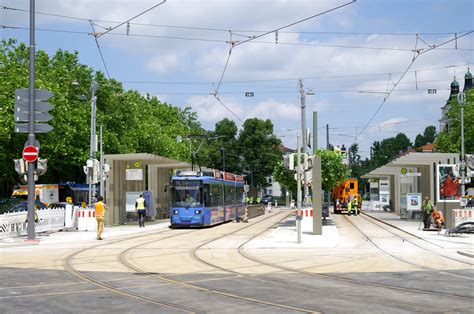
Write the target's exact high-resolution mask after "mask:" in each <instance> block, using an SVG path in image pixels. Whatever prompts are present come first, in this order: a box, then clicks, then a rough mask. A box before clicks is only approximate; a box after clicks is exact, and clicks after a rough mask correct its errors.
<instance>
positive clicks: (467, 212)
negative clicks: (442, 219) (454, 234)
mask: <svg viewBox="0 0 474 314" xmlns="http://www.w3.org/2000/svg"><path fill="white" fill-rule="evenodd" d="M452 219H453V220H452V221H453V227H456V226H459V225H460V224H462V223H465V222H474V209H453V214H452Z"/></svg>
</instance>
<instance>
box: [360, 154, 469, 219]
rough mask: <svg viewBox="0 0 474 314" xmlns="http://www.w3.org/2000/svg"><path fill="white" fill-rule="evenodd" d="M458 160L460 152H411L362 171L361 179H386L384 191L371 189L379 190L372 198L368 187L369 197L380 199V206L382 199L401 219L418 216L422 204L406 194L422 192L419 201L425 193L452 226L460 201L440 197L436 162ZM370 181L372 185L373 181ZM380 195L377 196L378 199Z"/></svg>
mask: <svg viewBox="0 0 474 314" xmlns="http://www.w3.org/2000/svg"><path fill="white" fill-rule="evenodd" d="M456 163H459V154H453V153H437V152H410V153H407V154H405V155H402V156H400V157H397V158H395V159H394V160H392V161H391V162H389V163H387V164H385V165H383V166H381V167H379V168H377V169H375V170H373V171H371V172H369V173H367V174H365V175H363V176H362V178H366V179H369V180H370V181H372V182H378V183H379V184H380V183H382V182H384V183H385V182H387V184H388V187H386V192H385V191H384V192H382V186H381V185H379V186H378V187H380V190H379V191H378V192H377V188H376V189H374V190H375V191H376V192H375V193H379V195H377V196H376V197H373V195H372V194H373V189H372V188H371V196H370V198H371V200H373V199H379V200H380V205H381V206H380V207H381V208H382V207H383V205H384V204H383V203H382V199H383V200H384V201H385V202H386V203H385V205H389V204H390V205H391V206H390V207H391V208H392V209H394V210H395V213H397V214H399V215H400V218H408V219H410V218H411V219H420V217H419V215H418V216H417V215H415V214H417V212H418V213H419V210H418V209H414V208H415V207H418V208H420V207H421V204H416V203H417V202H415V204H413V203H411V204H410V202H409V201H408V199H409V195H408V194H410V195H412V194H421V198H420V200H422V199H423V198H424V197H425V196H428V197H429V198H430V199H431V201H432V202H433V204H434V205H435V206H436V207H437V208H438V209H439V210H441V211H442V212H443V215H444V217H445V220H446V225H447V227H448V228H450V227H451V221H452V210H453V209H456V208H460V202H459V201H454V200H453V201H442V200H440V199H439V195H438V194H439V193H438V181H437V180H438V178H437V176H438V173H437V165H438V164H456ZM372 182H371V184H372ZM375 186H377V185H375ZM382 193H387V194H386V197H384V198H383V197H381V196H382ZM379 196H380V198H378V197H379Z"/></svg>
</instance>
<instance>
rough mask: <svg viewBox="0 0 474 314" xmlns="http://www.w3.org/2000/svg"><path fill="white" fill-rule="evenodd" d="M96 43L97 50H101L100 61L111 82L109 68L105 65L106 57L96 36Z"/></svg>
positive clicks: (92, 26) (92, 25)
mask: <svg viewBox="0 0 474 314" xmlns="http://www.w3.org/2000/svg"><path fill="white" fill-rule="evenodd" d="M89 22H90V24H91V28H92V32H93V33H95V29H94V24H92V21H89ZM94 41H95V44H96V46H97V49H98V50H99V55H100V59H101V60H102V64H103V65H104V69H105V73H107V77H108V79H109V80H110V73H109V69H108V68H107V64H106V63H105V59H104V55H103V54H102V49H100V45H99V41H98V40H97V37H96V36H94Z"/></svg>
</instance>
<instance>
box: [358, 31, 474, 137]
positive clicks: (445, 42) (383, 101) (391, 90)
mask: <svg viewBox="0 0 474 314" xmlns="http://www.w3.org/2000/svg"><path fill="white" fill-rule="evenodd" d="M472 32H473V31H469V32H466V33H464V34H462V35H461V36H456V37H455V38H454V39H450V40H447V41H444V42H442V43H441V44H438V45H433V47H431V48H429V49H426V50H424V49H418V50H416V51H415V54H414V56H413V58H412V60H411V62H410V64H408V66H407V68H406V69H405V71H404V72H403V73H402V75H401V76H400V77H399V79H398V81H397V82H396V83H395V84H394V85H393V86H392V88H391V89H390V90H389V91H388V93H387V94H386V95H385V97H384V98H383V100H382V102H381V103H380V105H379V106H378V107H377V109H376V110H375V112H374V114H373V115H372V116H371V117H370V119H369V121H368V122H367V124H366V125H365V126H364V127H363V128H362V130H361V131H360V132H358V133H357V134H356V136H355V140H354V141H355V142H357V139H358V138H359V137H360V135H361V134H362V133H364V131H365V130H366V129H367V127H368V125H369V124H370V123H371V122H372V120H373V119H374V118H375V116H376V115H377V114H378V113H379V111H380V110H381V109H382V107H383V106H384V105H385V103H386V101H387V99H388V98H389V97H390V95H392V93H393V91H394V90H395V89H396V88H397V86H398V84H399V83H400V81H401V80H402V79H403V77H404V76H405V75H406V74H407V72H408V71H409V70H410V68H411V67H412V65H413V64H414V63H415V61H416V60H417V58H418V57H419V56H420V55H421V54H424V53H426V52H428V51H431V50H433V49H436V48H437V47H440V46H443V45H446V44H447V43H450V42H452V41H454V40H457V39H458V38H460V37H464V36H467V35H469V34H471V33H472Z"/></svg>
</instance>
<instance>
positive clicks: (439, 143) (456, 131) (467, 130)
mask: <svg viewBox="0 0 474 314" xmlns="http://www.w3.org/2000/svg"><path fill="white" fill-rule="evenodd" d="M465 93H466V104H465V106H464V148H465V152H466V153H468V154H469V153H474V124H473V123H472V121H474V89H473V88H471V89H468V90H466V91H465ZM449 102H450V105H451V106H450V109H449V110H448V112H447V117H448V119H449V121H450V123H449V126H450V127H449V132H447V131H446V130H445V131H443V132H441V133H440V134H439V135H438V137H437V138H436V140H435V144H436V148H437V149H438V150H439V151H441V152H447V153H459V152H461V109H460V107H459V104H458V102H457V99H456V97H453V98H452V99H451V100H450V101H449Z"/></svg>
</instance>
